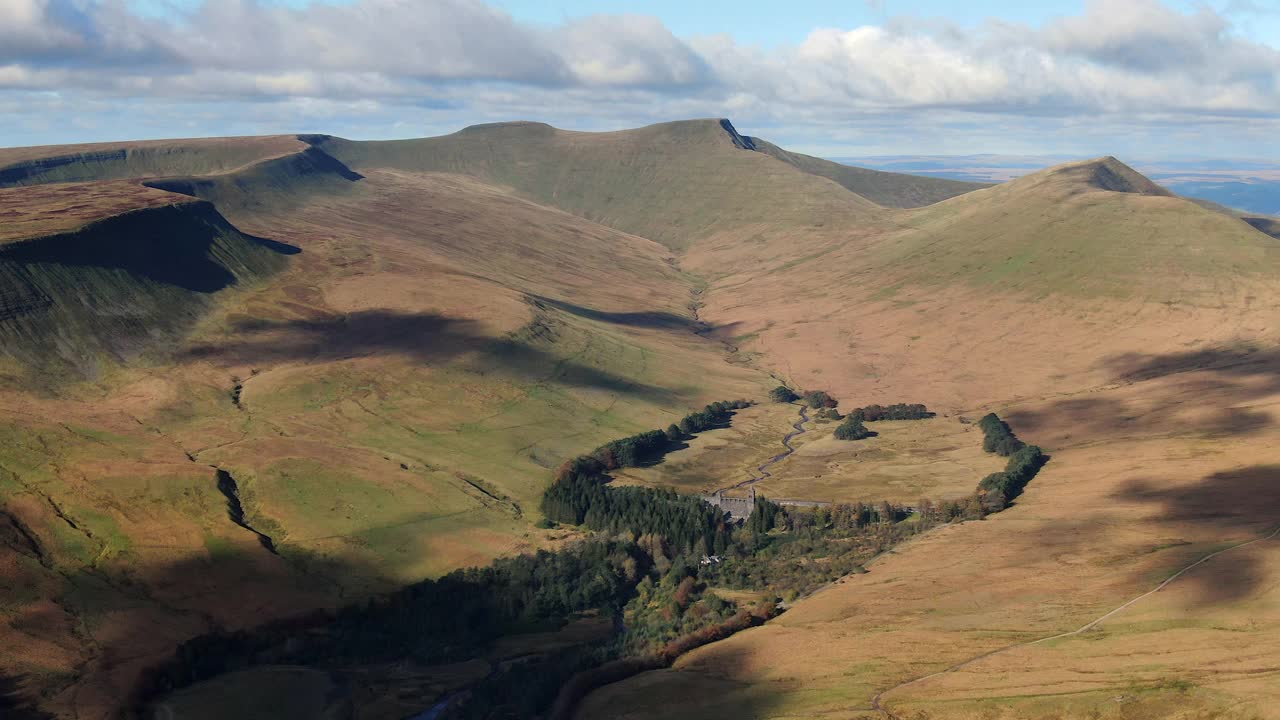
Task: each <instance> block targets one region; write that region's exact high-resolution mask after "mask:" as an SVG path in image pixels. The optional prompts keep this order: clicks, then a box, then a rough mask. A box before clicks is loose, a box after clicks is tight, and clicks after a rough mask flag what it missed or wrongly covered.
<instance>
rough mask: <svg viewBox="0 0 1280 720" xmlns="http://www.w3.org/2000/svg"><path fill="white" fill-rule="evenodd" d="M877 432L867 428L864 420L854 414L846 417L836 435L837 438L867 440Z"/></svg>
mask: <svg viewBox="0 0 1280 720" xmlns="http://www.w3.org/2000/svg"><path fill="white" fill-rule="evenodd" d="M872 435H875V433H873V432H871V431H870V430H868V429H867V426H866V425H863V424H862V421H861V420H859V419H857V418H855V417H854V416H853V415H849V416H847V417H845V419H844V422H842V423H840V426H839V427H837V428H836V432H835V437H836V439H837V440H865V439H867V438H869V437H871V436H872Z"/></svg>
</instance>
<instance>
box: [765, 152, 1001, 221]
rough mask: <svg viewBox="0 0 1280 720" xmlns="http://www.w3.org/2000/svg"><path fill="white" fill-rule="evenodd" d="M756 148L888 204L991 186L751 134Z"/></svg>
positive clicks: (918, 202) (906, 204)
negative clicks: (862, 163)
mask: <svg viewBox="0 0 1280 720" xmlns="http://www.w3.org/2000/svg"><path fill="white" fill-rule="evenodd" d="M748 140H749V142H750V143H751V146H752V149H754V150H757V151H759V152H762V153H765V154H766V155H770V156H772V157H775V158H777V159H779V160H781V161H782V162H785V163H787V164H788V165H792V166H795V167H796V168H798V169H800V170H803V171H804V172H807V173H810V174H812V175H819V176H822V177H825V178H828V179H830V180H833V181H835V182H836V183H839V184H840V185H841V186H842V187H844V188H845V189H847V190H849V191H850V192H854V193H857V194H858V195H861V196H862V197H864V198H866V199H868V200H870V201H872V202H874V203H876V204H877V205H883V206H885V207H894V208H913V207H921V206H923V205H932V204H933V203H936V202H940V201H942V200H946V199H948V198H953V197H955V196H957V195H963V194H964V193H967V192H973V191H974V190H981V189H982V188H985V187H990V185H988V184H987V183H975V182H964V181H961V180H947V179H945V178H935V177H926V176H923V175H907V174H904V173H893V172H884V171H883V170H871V169H868V168H861V167H855V166H852V165H844V164H841V163H837V162H831V161H830V160H823V159H822V158H817V157H813V156H811V155H804V154H802V153H795V152H790V151H788V150H784V149H783V148H780V147H778V146H777V145H774V144H773V143H771V142H768V141H767V140H761V139H760V138H748Z"/></svg>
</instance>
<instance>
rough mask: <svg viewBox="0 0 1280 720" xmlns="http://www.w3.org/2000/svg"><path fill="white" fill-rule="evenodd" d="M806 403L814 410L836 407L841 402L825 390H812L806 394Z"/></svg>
mask: <svg viewBox="0 0 1280 720" xmlns="http://www.w3.org/2000/svg"><path fill="white" fill-rule="evenodd" d="M804 404H805V405H808V406H809V407H811V408H813V409H814V410H818V409H821V408H835V407H836V406H838V405H839V404H840V401H839V400H836V399H835V398H833V397H831V396H830V395H828V394H827V392H826V391H825V390H810V391H809V392H807V393H805V394H804Z"/></svg>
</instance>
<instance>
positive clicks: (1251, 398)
mask: <svg viewBox="0 0 1280 720" xmlns="http://www.w3.org/2000/svg"><path fill="white" fill-rule="evenodd" d="M1102 367H1103V368H1104V369H1105V370H1107V372H1108V374H1109V376H1110V379H1109V382H1111V383H1115V384H1119V385H1133V384H1138V383H1144V382H1150V381H1155V380H1160V379H1166V378H1169V379H1174V380H1176V384H1165V385H1150V386H1147V387H1149V388H1150V390H1149V391H1148V392H1147V393H1145V394H1144V395H1142V396H1141V400H1140V401H1135V399H1133V398H1130V399H1126V398H1122V397H1116V396H1115V394H1114V393H1091V394H1087V395H1081V396H1076V397H1068V398H1064V399H1061V400H1056V401H1052V402H1049V403H1046V404H1045V405H1043V406H1041V407H1038V408H1019V409H1016V410H1012V411H1010V412H1009V413H1008V415H1007V417H1006V419H1007V420H1008V421H1009V423H1010V424H1011V425H1012V426H1013V427H1014V429H1015V430H1017V431H1019V432H1023V431H1025V432H1026V433H1028V434H1035V433H1062V434H1063V437H1064V438H1070V439H1071V440H1072V441H1077V440H1080V439H1082V438H1086V437H1092V438H1093V439H1111V440H1114V439H1118V438H1120V437H1131V436H1135V435H1136V436H1143V435H1187V436H1195V437H1202V438H1228V437H1248V436H1250V435H1254V434H1256V433H1258V432H1260V431H1262V430H1264V429H1266V428H1268V427H1271V426H1273V425H1274V424H1275V420H1274V419H1273V418H1272V416H1271V415H1270V414H1269V413H1268V412H1266V411H1265V410H1259V409H1256V408H1253V407H1250V406H1249V405H1250V403H1253V402H1255V401H1257V400H1260V399H1263V398H1266V397H1269V396H1272V395H1275V394H1280V348H1268V349H1259V348H1257V347H1255V346H1251V345H1236V346H1225V347H1219V348H1209V349H1203V350H1195V351H1188V352H1181V353H1164V354H1140V353H1131V354H1126V355H1119V356H1115V357H1111V358H1108V359H1106V360H1104V361H1103V363H1102Z"/></svg>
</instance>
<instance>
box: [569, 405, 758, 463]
mask: <svg viewBox="0 0 1280 720" xmlns="http://www.w3.org/2000/svg"><path fill="white" fill-rule="evenodd" d="M748 407H751V402H750V401H749V400H721V401H717V402H713V403H711V404H710V405H707V406H706V407H704V408H702V409H701V410H699V411H697V412H694V413H689V414H688V415H686V416H684V417H683V418H681V420H680V422H679V423H672V424H671V425H669V426H667V429H666V430H648V431H646V432H642V433H638V434H636V435H632V436H630V437H624V438H621V439H618V440H612V441H610V442H607V443H605V444H604V445H601V446H600V447H598V448H596V450H595V452H593V453H591V455H590V456H584V457H591V458H595V459H596V460H598V461H600V463H602V464H603V465H604V467H605V469H606V470H617V469H618V468H625V467H637V466H639V465H643V464H645V463H647V462H652V461H655V460H658V459H660V458H661V457H662V456H663V455H665V454H667V453H668V452H670V451H671V450H674V449H675V448H676V447H678V446H679V444H680V442H681V441H682V440H684V438H685V437H687V436H689V435H693V434H696V433H700V432H704V431H706V430H711V429H713V428H718V427H724V426H725V425H727V424H728V423H729V420H730V418H732V416H733V412H732V411H734V410H741V409H742V408H748ZM581 459H582V458H575V460H581Z"/></svg>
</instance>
